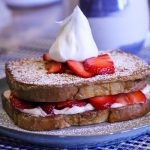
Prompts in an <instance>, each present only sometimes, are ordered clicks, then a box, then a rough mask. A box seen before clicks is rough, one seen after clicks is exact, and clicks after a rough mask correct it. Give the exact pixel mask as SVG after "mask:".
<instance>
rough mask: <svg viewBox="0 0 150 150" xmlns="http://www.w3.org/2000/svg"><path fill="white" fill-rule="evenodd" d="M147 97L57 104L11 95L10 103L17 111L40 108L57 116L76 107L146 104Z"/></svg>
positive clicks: (137, 95)
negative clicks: (67, 109)
mask: <svg viewBox="0 0 150 150" xmlns="http://www.w3.org/2000/svg"><path fill="white" fill-rule="evenodd" d="M145 102H146V96H145V95H144V94H143V93H142V92H141V91H135V92H130V93H127V94H117V95H109V96H96V97H93V98H89V99H86V100H82V101H77V100H67V101H64V102H57V103H32V102H28V101H23V100H20V99H19V98H17V97H16V96H15V94H13V93H11V95H10V103H11V105H12V106H13V107H14V108H16V109H33V108H37V107H40V108H41V109H42V110H43V111H44V112H46V114H48V115H55V114H54V109H57V110H62V109H64V108H73V107H74V106H78V107H84V106H86V105H87V104H89V103H90V104H91V105H92V106H93V107H94V108H95V109H96V110H104V109H109V108H110V107H111V106H112V105H114V104H120V106H121V107H123V106H127V105H133V104H138V103H145Z"/></svg>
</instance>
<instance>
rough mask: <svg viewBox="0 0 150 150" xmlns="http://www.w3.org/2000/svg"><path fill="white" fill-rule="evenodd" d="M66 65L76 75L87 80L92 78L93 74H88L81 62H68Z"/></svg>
mask: <svg viewBox="0 0 150 150" xmlns="http://www.w3.org/2000/svg"><path fill="white" fill-rule="evenodd" d="M67 64H68V66H69V67H70V69H71V70H72V71H73V72H74V73H75V74H76V75H79V76H81V77H84V78H89V77H92V76H93V73H91V72H88V71H86V70H85V69H84V66H83V63H82V62H78V61H73V60H68V61H67Z"/></svg>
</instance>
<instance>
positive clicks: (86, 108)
mask: <svg viewBox="0 0 150 150" xmlns="http://www.w3.org/2000/svg"><path fill="white" fill-rule="evenodd" d="M19 110H20V111H21V112H24V113H28V114H30V115H33V116H37V117H46V116H48V114H46V113H45V112H44V111H43V110H42V109H41V108H40V107H37V108H33V109H19ZM90 110H94V107H93V106H92V105H91V104H87V105H85V106H82V107H79V106H73V107H71V108H69V107H66V108H64V109H61V110H58V109H54V114H55V115H73V114H78V113H83V112H86V111H90Z"/></svg>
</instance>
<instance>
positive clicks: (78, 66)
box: [43, 54, 115, 78]
mask: <svg viewBox="0 0 150 150" xmlns="http://www.w3.org/2000/svg"><path fill="white" fill-rule="evenodd" d="M43 60H44V61H45V68H46V70H47V73H67V74H74V75H77V76H80V77H83V78H90V77H93V76H95V75H103V74H113V73H114V72H115V68H114V63H113V61H112V59H111V58H110V56H109V55H108V54H103V55H99V56H97V57H92V58H89V59H86V60H85V61H83V62H80V61H75V60H68V61H67V62H66V63H60V62H56V61H54V60H52V59H51V58H50V56H49V55H48V54H43Z"/></svg>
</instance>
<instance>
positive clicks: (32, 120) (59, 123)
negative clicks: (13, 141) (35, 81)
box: [2, 92, 109, 131]
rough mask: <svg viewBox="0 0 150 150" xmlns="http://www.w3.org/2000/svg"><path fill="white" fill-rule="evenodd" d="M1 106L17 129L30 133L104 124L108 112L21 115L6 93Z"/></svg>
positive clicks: (3, 95)
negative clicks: (42, 115) (39, 115)
mask: <svg viewBox="0 0 150 150" xmlns="http://www.w3.org/2000/svg"><path fill="white" fill-rule="evenodd" d="M2 104H3V108H4V110H5V111H6V112H7V114H8V115H9V117H10V118H11V119H12V120H13V121H14V123H15V124H16V125H18V126H19V127H21V128H23V129H26V130H31V131H44V130H53V129H61V128H66V127H70V126H80V125H90V124H95V123H100V122H105V121H107V119H108V114H109V111H108V110H99V111H96V110H95V111H87V112H84V113H82V114H74V115H56V116H48V117H36V116H31V115H29V114H26V113H23V112H21V111H19V110H18V109H15V108H14V107H12V105H11V104H10V102H9V95H8V94H7V92H4V93H3V94H2Z"/></svg>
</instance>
